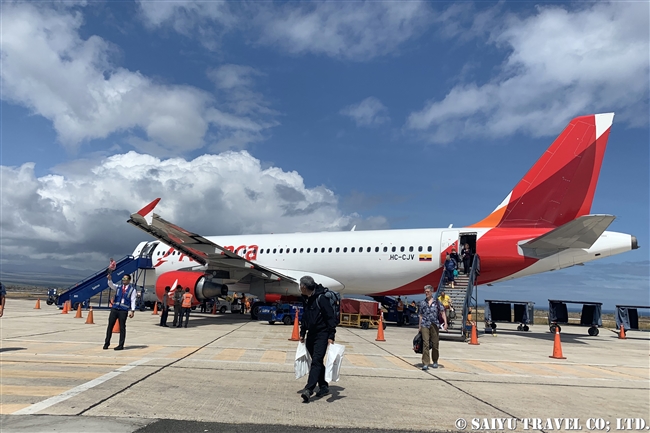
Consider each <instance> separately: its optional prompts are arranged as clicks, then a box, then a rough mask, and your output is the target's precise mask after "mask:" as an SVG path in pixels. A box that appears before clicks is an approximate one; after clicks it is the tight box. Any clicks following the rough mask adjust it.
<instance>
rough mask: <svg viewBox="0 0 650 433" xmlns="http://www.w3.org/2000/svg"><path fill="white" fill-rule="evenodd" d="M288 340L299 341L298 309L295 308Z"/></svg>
mask: <svg viewBox="0 0 650 433" xmlns="http://www.w3.org/2000/svg"><path fill="white" fill-rule="evenodd" d="M289 341H300V328H299V326H298V309H297V308H296V317H294V318H293V332H292V333H291V338H290V339H289Z"/></svg>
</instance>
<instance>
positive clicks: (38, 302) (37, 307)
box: [34, 299, 41, 310]
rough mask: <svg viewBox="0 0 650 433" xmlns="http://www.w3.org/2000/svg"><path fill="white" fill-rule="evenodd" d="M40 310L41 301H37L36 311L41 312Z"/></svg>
mask: <svg viewBox="0 0 650 433" xmlns="http://www.w3.org/2000/svg"><path fill="white" fill-rule="evenodd" d="M40 309H41V300H40V299H37V300H36V305H34V310H40Z"/></svg>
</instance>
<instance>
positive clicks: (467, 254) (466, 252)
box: [461, 244, 474, 275]
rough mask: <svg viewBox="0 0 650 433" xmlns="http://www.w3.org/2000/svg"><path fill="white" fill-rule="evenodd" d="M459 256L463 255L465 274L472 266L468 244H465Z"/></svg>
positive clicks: (471, 255)
mask: <svg viewBox="0 0 650 433" xmlns="http://www.w3.org/2000/svg"><path fill="white" fill-rule="evenodd" d="M461 256H462V257H463V273H464V274H465V275H467V274H469V270H470V269H471V268H472V259H473V258H474V256H473V254H472V249H471V248H470V247H469V244H465V247H464V248H463V251H461Z"/></svg>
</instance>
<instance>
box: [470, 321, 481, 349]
mask: <svg viewBox="0 0 650 433" xmlns="http://www.w3.org/2000/svg"><path fill="white" fill-rule="evenodd" d="M469 344H472V345H474V346H478V345H479V342H478V331H477V330H476V323H475V322H472V336H471V338H470V339H469Z"/></svg>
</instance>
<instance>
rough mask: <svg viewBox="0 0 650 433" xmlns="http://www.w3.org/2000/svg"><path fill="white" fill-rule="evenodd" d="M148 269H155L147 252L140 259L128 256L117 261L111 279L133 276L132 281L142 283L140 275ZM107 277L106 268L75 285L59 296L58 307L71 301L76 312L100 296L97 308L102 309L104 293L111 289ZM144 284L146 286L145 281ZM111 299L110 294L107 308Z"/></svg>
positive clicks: (107, 298) (117, 279)
mask: <svg viewBox="0 0 650 433" xmlns="http://www.w3.org/2000/svg"><path fill="white" fill-rule="evenodd" d="M147 269H153V265H152V260H151V255H149V254H146V253H145V252H143V254H141V255H140V256H139V257H134V256H131V255H128V256H124V257H122V258H121V259H119V260H118V261H117V266H116V268H115V270H114V271H113V272H112V274H111V278H112V280H113V281H119V280H120V279H121V278H122V276H123V275H131V276H132V281H134V282H135V281H140V278H139V277H140V275H139V274H140V273H144V272H145V271H146V270H147ZM107 275H108V270H107V268H104V269H102V270H101V271H99V272H96V273H94V274H92V275H91V276H89V277H87V278H85V279H83V280H81V281H79V282H78V283H76V284H73V285H72V286H70V287H69V288H68V289H67V290H66V291H65V292H63V293H61V294H60V295H59V297H58V299H57V300H56V305H57V306H58V307H59V308H63V304H64V303H65V302H67V301H70V305H71V306H72V308H73V309H75V310H76V309H77V306H78V305H79V304H81V305H82V308H85V307H88V306H89V305H90V299H91V298H92V297H93V296H96V295H98V294H99V304H98V305H97V307H95V308H102V292H103V291H104V290H106V289H108V288H109V287H108V278H107ZM143 276H144V275H143ZM142 284H143V285H144V279H143V282H142ZM109 299H110V294H109V295H108V296H107V297H106V305H105V307H106V306H108V301H109Z"/></svg>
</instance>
